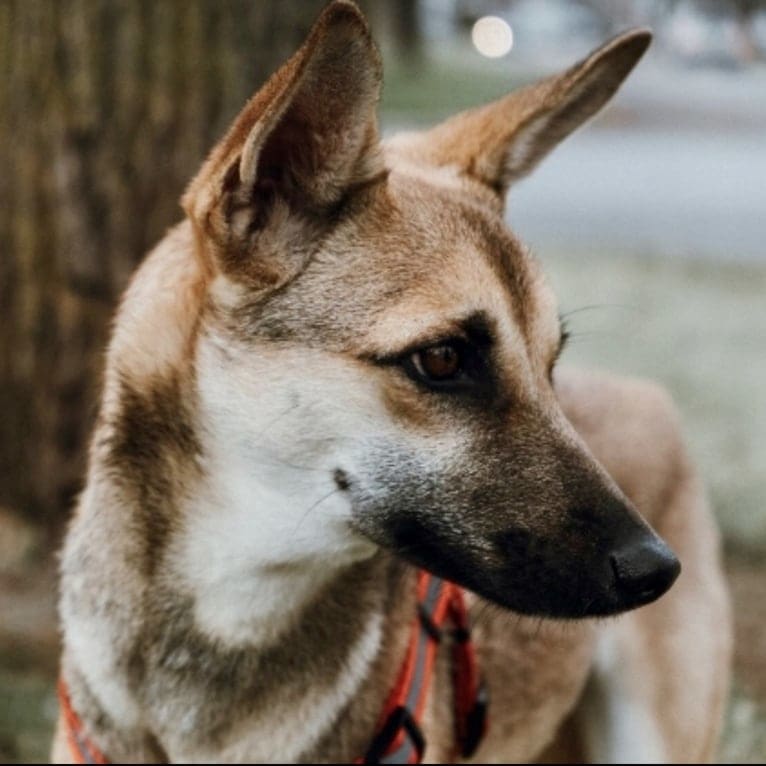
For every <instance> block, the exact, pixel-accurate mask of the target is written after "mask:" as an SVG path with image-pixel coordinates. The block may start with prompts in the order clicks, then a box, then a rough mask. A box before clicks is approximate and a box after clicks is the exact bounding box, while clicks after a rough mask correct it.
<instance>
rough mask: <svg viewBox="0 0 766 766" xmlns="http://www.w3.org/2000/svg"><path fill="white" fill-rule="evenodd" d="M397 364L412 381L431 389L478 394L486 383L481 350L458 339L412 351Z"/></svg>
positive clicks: (486, 377) (485, 371) (486, 374)
mask: <svg viewBox="0 0 766 766" xmlns="http://www.w3.org/2000/svg"><path fill="white" fill-rule="evenodd" d="M399 363H400V364H401V365H402V367H403V368H404V371H405V372H406V373H407V374H408V375H409V376H410V377H411V378H412V379H413V380H414V381H416V382H417V383H421V384H423V385H425V386H427V387H428V388H430V389H432V390H435V391H442V392H445V393H449V392H454V393H458V392H465V393H469V392H474V391H475V392H477V393H478V392H479V389H481V390H482V391H483V390H484V388H486V386H487V384H488V382H489V377H488V372H487V367H486V363H485V362H484V358H483V354H482V352H481V351H480V350H479V349H477V348H476V347H475V346H474V345H473V344H471V343H470V342H468V341H466V340H464V339H461V338H452V339H450V340H443V341H440V342H439V343H434V344H433V345H431V346H425V347H424V348H420V349H417V350H416V351H412V352H410V353H409V354H408V355H407V356H405V357H404V358H403V359H400V362H399Z"/></svg>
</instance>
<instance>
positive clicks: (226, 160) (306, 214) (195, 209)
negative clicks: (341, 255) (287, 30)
mask: <svg viewBox="0 0 766 766" xmlns="http://www.w3.org/2000/svg"><path fill="white" fill-rule="evenodd" d="M381 81H382V72H381V64H380V57H379V54H378V50H377V48H376V46H375V43H374V42H373V40H372V38H371V37H370V32H369V29H368V27H367V24H366V22H365V19H364V17H363V16H362V14H361V12H360V11H359V9H358V8H357V7H356V5H355V4H354V3H352V2H348V1H347V0H335V2H332V3H331V4H330V5H329V6H328V7H327V8H325V10H324V11H323V12H322V14H321V15H320V16H319V18H318V19H317V21H316V23H315V24H314V26H313V27H312V30H311V32H310V33H309V36H308V38H307V40H306V42H305V43H304V44H303V46H302V47H301V48H300V49H299V50H298V51H297V53H295V54H294V55H293V56H292V58H290V59H289V60H288V61H287V62H286V63H285V64H284V65H283V66H282V67H281V69H279V70H278V71H277V72H276V73H275V74H274V75H273V76H272V77H271V79H270V80H269V81H268V82H267V83H266V84H265V85H264V86H263V88H261V90H260V91H258V93H256V94H255V96H253V98H252V99H251V100H250V101H249V102H248V103H247V105H246V106H245V108H244V109H243V110H242V112H241V113H240V114H239V116H238V117H237V118H236V120H235V121H234V123H233V125H232V126H231V128H230V129H229V131H228V133H227V134H226V136H225V137H224V139H223V140H222V141H221V142H220V143H219V144H218V145H217V146H216V147H215V148H214V149H213V151H212V152H211V154H210V156H209V157H208V159H207V160H206V161H205V163H204V164H203V166H202V168H201V170H200V171H199V173H198V174H197V176H196V177H195V178H194V180H193V181H192V182H191V184H190V185H189V187H188V188H187V190H186V193H185V194H184V196H183V198H182V205H183V207H184V209H185V211H186V213H187V215H188V216H189V218H190V219H191V220H192V223H193V225H194V228H195V231H196V233H197V237H198V242H199V241H200V240H202V241H203V245H204V246H205V247H206V249H208V250H209V249H211V247H212V249H213V250H215V251H217V252H216V254H217V255H218V256H220V257H222V258H223V259H224V261H228V262H230V263H233V262H235V261H237V260H238V259H241V258H244V257H247V256H249V255H251V254H252V253H253V250H254V246H255V245H254V240H255V239H256V238H257V237H258V235H259V233H261V232H263V231H265V230H266V229H268V228H270V227H271V228H273V227H274V226H275V225H278V224H279V223H280V222H281V224H282V225H283V226H284V224H285V222H286V221H287V220H288V219H291V218H293V217H296V216H297V217H298V218H306V219H310V218H312V217H317V218H318V217H321V216H327V214H328V212H329V211H331V210H332V209H333V208H334V207H335V206H337V205H338V204H339V203H340V202H341V201H342V200H343V198H344V197H345V195H347V193H348V192H349V191H350V190H351V189H352V188H353V187H354V186H357V185H361V184H365V183H367V182H369V181H370V180H372V179H374V178H375V177H377V176H379V175H380V174H381V173H382V171H383V164H382V158H381V154H380V150H379V142H378V129H377V118H376V113H375V112H376V106H377V102H378V99H379V95H380V87H381ZM271 249H275V248H271ZM256 270H258V269H256ZM259 270H260V272H261V276H262V277H263V276H267V277H269V281H271V282H272V283H273V282H275V281H279V275H278V273H276V272H278V271H279V268H278V266H277V265H275V264H265V263H264V264H261V268H260V269H259ZM269 272H271V274H269Z"/></svg>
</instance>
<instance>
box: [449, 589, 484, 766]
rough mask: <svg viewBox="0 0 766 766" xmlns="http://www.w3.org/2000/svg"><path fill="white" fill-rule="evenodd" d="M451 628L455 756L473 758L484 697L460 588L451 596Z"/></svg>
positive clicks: (480, 729)
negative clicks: (453, 629)
mask: <svg viewBox="0 0 766 766" xmlns="http://www.w3.org/2000/svg"><path fill="white" fill-rule="evenodd" d="M450 605H451V607H452V620H453V623H454V626H455V643H454V646H453V649H452V651H453V660H452V673H453V683H454V687H455V742H456V743H457V752H456V757H460V756H462V757H463V758H468V757H469V756H471V755H473V753H474V752H475V750H476V748H477V747H478V746H479V743H480V742H481V740H482V738H483V737H484V735H485V734H486V731H487V695H486V689H484V687H483V684H482V683H481V679H480V676H479V663H478V661H477V659H476V648H475V647H474V644H473V641H471V632H470V630H471V629H470V622H469V618H468V609H467V607H466V604H465V595H464V593H463V591H462V589H461V588H458V587H454V588H453V590H452V595H451V602H450Z"/></svg>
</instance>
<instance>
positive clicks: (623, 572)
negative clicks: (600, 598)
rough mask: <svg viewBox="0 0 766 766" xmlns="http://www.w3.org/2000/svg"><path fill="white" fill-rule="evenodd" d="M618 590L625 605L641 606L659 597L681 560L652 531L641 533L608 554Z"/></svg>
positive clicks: (668, 585)
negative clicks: (635, 538)
mask: <svg viewBox="0 0 766 766" xmlns="http://www.w3.org/2000/svg"><path fill="white" fill-rule="evenodd" d="M610 559H611V562H612V570H613V571H614V576H615V579H616V580H617V591H618V592H619V594H620V596H622V598H624V599H625V601H626V602H627V603H626V606H641V605H642V604H648V603H649V602H650V601H654V599H656V598H659V597H660V596H661V595H662V594H663V593H665V591H666V590H667V589H668V588H669V587H670V586H671V585H672V584H673V583H674V582H675V579H676V577H678V575H679V573H680V571H681V562H680V561H679V560H678V559H677V558H676V555H675V554H674V553H673V551H671V550H670V548H669V547H668V546H667V545H666V544H665V543H664V542H663V541H662V540H661V539H660V538H659V537H656V536H655V535H651V536H650V535H648V534H647V535H642V536H641V537H640V538H639V539H638V540H633V541H631V542H629V543H627V544H625V545H623V546H622V548H620V549H618V550H617V551H616V552H615V553H612V554H611V556H610Z"/></svg>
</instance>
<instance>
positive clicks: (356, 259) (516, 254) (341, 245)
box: [258, 169, 557, 353]
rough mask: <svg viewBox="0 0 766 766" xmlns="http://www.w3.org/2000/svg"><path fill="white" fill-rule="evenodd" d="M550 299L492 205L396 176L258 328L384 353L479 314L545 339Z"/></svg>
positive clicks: (434, 182)
mask: <svg viewBox="0 0 766 766" xmlns="http://www.w3.org/2000/svg"><path fill="white" fill-rule="evenodd" d="M552 300H553V299H552V294H550V291H549V290H548V288H547V286H546V284H545V282H544V280H543V279H542V275H541V273H540V270H539V268H538V266H537V264H536V262H535V261H534V259H532V258H531V257H530V256H529V254H528V253H527V252H526V250H525V249H524V247H523V246H522V245H521V244H520V243H519V242H518V240H517V239H516V238H515V237H514V236H513V234H512V233H511V232H510V231H509V230H508V229H507V228H506V227H505V225H504V223H503V220H502V217H501V215H500V214H499V212H498V208H497V207H496V206H495V207H493V205H491V204H489V202H488V199H485V198H483V197H481V196H480V195H479V196H477V195H476V194H474V193H473V189H471V188H470V186H468V187H466V185H464V184H462V183H461V182H460V181H459V179H452V178H450V177H449V175H444V176H443V177H437V178H433V177H430V176H429V175H428V174H427V173H419V172H409V169H408V171H406V172H402V171H401V170H392V172H391V173H390V174H389V176H388V178H387V180H386V181H385V183H381V184H380V185H379V187H378V188H377V189H375V190H374V191H373V192H372V193H371V194H370V195H368V199H367V200H366V202H365V204H364V205H363V206H360V208H359V209H357V210H355V211H354V213H353V214H352V215H349V216H348V217H347V218H346V219H345V220H344V221H343V222H342V223H341V224H340V225H338V226H337V227H336V228H335V229H334V230H333V231H332V233H331V234H329V236H327V237H326V238H325V239H324V240H323V241H322V243H321V246H320V247H319V248H318V250H317V252H316V253H315V255H314V257H313V258H312V260H311V262H310V263H309V265H308V266H307V268H306V269H305V271H304V272H303V273H302V274H300V275H299V276H298V277H297V278H296V279H295V280H294V281H293V282H292V284H290V285H289V286H288V288H287V289H285V290H283V291H282V292H281V293H280V294H279V295H277V296H275V297H274V298H273V299H272V300H270V301H268V303H267V305H266V306H265V307H264V311H263V314H262V316H261V317H260V319H259V321H258V325H259V328H258V330H259V332H263V331H266V333H267V334H268V335H269V336H271V337H275V336H281V337H295V338H301V339H302V340H304V341H305V340H308V339H315V340H316V341H318V342H320V343H322V345H325V346H327V345H329V346H335V347H336V348H337V349H338V350H348V351H375V350H376V349H377V350H379V351H380V352H381V353H383V352H384V351H385V350H386V348H385V347H386V346H387V344H390V342H391V340H395V342H396V343H400V344H406V343H408V342H410V340H416V339H417V337H418V334H419V333H422V332H424V331H426V330H428V329H432V328H433V326H435V325H438V322H439V321H440V320H449V319H460V318H465V317H468V316H470V315H472V314H475V313H477V312H481V313H483V314H485V315H487V316H488V318H489V319H490V321H493V322H498V321H499V320H502V323H503V324H504V325H505V326H506V329H507V331H508V332H509V333H511V334H512V335H514V336H515V338H516V339H518V336H520V335H521V336H524V335H528V334H529V333H530V332H532V331H535V332H537V331H539V330H538V329H535V328H533V327H532V325H533V324H535V323H539V321H540V314H541V313H550V311H549V309H550V308H551V306H553V308H554V311H553V317H554V319H555V317H556V314H555V302H554V303H551V301H552ZM551 332H557V330H555V331H553V330H552V331H551ZM546 334H547V333H546ZM363 346H364V347H365V348H362V347H363Z"/></svg>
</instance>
